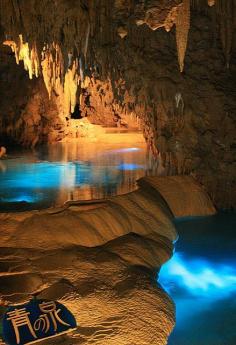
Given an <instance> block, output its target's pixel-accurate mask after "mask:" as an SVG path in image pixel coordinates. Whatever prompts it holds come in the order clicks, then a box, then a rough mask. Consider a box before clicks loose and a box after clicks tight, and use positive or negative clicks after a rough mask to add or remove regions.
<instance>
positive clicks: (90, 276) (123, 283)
mask: <svg viewBox="0 0 236 345" xmlns="http://www.w3.org/2000/svg"><path fill="white" fill-rule="evenodd" d="M157 181H158V178H157V180H156V182H157ZM147 183H148V181H147V182H146V186H145V187H144V188H142V187H141V188H140V189H139V190H138V191H136V192H132V193H129V194H127V195H123V196H120V197H114V198H112V199H110V200H107V201H105V202H104V203H103V204H102V206H97V207H94V208H93V209H91V207H89V208H88V209H87V210H85V209H84V207H83V209H82V210H79V208H78V206H77V207H76V206H70V207H69V208H66V209H48V210H45V211H31V212H22V213H12V214H0V227H1V230H2V236H1V242H0V246H1V252H0V301H1V305H6V304H9V303H10V304H14V303H24V302H26V301H28V300H29V299H30V298H31V297H32V296H37V297H38V298H46V299H52V300H55V299H57V300H59V301H60V302H62V303H63V304H64V305H65V306H66V307H68V308H69V309H70V310H71V312H72V313H73V314H74V315H75V317H76V320H77V324H78V327H77V329H76V330H75V331H74V332H73V333H71V334H69V335H68V336H65V337H63V339H62V340H61V341H62V342H63V344H82V343H84V344H104V343H106V344H117V343H119V344H124V345H128V344H129V345H131V344H132V345H137V344H139V345H150V344H166V343H167V338H168V336H169V334H170V332H171V330H172V328H173V326H174V322H175V321H174V318H175V316H174V315H175V313H174V305H173V302H172V301H171V300H170V298H169V297H168V296H167V295H166V293H164V291H163V290H162V289H161V287H160V286H158V284H157V280H156V279H157V274H158V270H159V269H160V267H161V265H162V264H163V263H164V262H165V261H167V260H168V259H169V258H170V256H171V255H172V250H173V244H172V243H173V241H174V240H176V236H177V234H176V231H175V227H174V224H173V222H172V220H173V215H172V212H171V211H170V209H169V207H168V205H167V204H166V202H165V201H164V200H163V199H162V198H161V197H160V193H158V191H157V189H158V184H155V181H154V180H153V181H152V185H149V187H147ZM188 183H189V190H191V189H193V186H194V185H195V183H194V182H193V181H190V180H189V182H188ZM153 186H155V188H154V187H153ZM188 197H189V199H191V193H189V196H188ZM204 198H205V192H204V191H201V200H204ZM177 202H178V200H177ZM74 207H76V208H74ZM202 207H203V209H204V210H205V214H211V213H212V207H213V206H212V204H210V203H209V207H208V208H207V207H206V205H205V203H204V202H203V204H202ZM194 212H195V213H194ZM198 212H199V204H198V203H197V204H196V209H195V210H194V205H193V208H192V213H193V214H195V215H196V214H198ZM202 212H203V210H202ZM51 343H52V341H51V340H50V344H51Z"/></svg>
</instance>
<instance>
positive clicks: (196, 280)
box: [159, 214, 236, 345]
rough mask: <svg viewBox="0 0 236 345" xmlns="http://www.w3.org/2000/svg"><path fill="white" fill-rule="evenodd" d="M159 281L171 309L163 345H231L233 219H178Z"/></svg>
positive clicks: (235, 298) (235, 309)
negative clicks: (174, 239) (173, 309)
mask: <svg viewBox="0 0 236 345" xmlns="http://www.w3.org/2000/svg"><path fill="white" fill-rule="evenodd" d="M176 225H177V228H178V232H179V235H180V237H179V240H178V242H177V243H176V250H175V253H174V255H173V257H172V258H171V260H169V261H168V262H167V263H166V264H165V265H164V266H163V267H162V268H161V271H160V274H159V282H160V284H161V285H162V286H163V288H164V289H165V290H166V291H167V292H168V294H169V295H170V296H171V297H172V299H173V300H174V302H175V305H176V320H177V321H176V327H175V330H174V331H173V333H172V335H171V337H170V339H169V343H168V344H169V345H235V344H236V329H235V324H236V240H235V230H236V215H235V214H234V215H232V214H231V215H229V214H227V215H223V214H221V215H217V216H214V217H208V218H195V219H185V220H179V221H177V223H176Z"/></svg>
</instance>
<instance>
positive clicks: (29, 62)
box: [3, 35, 39, 79]
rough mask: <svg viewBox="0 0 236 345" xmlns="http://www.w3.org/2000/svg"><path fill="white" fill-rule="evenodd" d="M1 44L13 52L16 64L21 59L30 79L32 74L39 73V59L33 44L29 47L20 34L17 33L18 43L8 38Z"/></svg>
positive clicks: (36, 74)
mask: <svg viewBox="0 0 236 345" xmlns="http://www.w3.org/2000/svg"><path fill="white" fill-rule="evenodd" d="M3 44H4V45H7V46H9V47H10V48H11V50H12V51H13V52H14V54H15V59H16V63H17V64H19V62H20V61H23V63H24V68H25V70H26V71H28V73H29V78H30V79H32V78H33V75H35V76H36V77H37V76H38V75H39V59H38V53H37V49H36V45H35V44H34V45H33V48H32V49H30V47H29V44H28V43H27V42H24V40H23V37H22V35H19V44H17V43H16V42H15V41H10V40H7V41H4V42H3Z"/></svg>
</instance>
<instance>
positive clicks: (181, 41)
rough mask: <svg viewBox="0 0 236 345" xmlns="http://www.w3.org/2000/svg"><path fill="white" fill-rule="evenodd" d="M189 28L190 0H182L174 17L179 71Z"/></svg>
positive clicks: (182, 68)
mask: <svg viewBox="0 0 236 345" xmlns="http://www.w3.org/2000/svg"><path fill="white" fill-rule="evenodd" d="M189 28H190V0H184V1H183V4H182V6H179V8H178V14H177V18H176V43H177V51H178V60H179V67H180V72H183V70H184V58H185V53H186V48H187V43H188V33H189Z"/></svg>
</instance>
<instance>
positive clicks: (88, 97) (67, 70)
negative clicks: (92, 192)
mask: <svg viewBox="0 0 236 345" xmlns="http://www.w3.org/2000/svg"><path fill="white" fill-rule="evenodd" d="M0 5H1V17H0V22H1V32H0V35H1V40H2V42H5V45H4V46H1V48H0V54H1V58H0V72H1V74H0V75H1V77H0V89H1V94H0V95H1V100H2V102H1V104H0V119H1V121H0V131H1V136H2V140H3V141H4V142H3V145H5V142H8V140H14V141H15V142H17V143H20V144H21V145H24V146H35V145H37V144H40V143H42V142H55V141H58V140H62V139H63V138H65V137H66V138H67V137H71V136H72V137H73V135H74V134H75V132H73V130H72V131H71V129H73V128H74V124H73V117H74V118H76V117H84V116H88V117H89V118H90V120H91V121H92V122H93V123H96V124H98V123H99V124H104V125H109V126H111V125H112V126H118V127H120V126H121V127H129V128H142V130H143V132H144V135H145V138H146V140H147V142H148V145H149V147H150V148H151V150H152V151H153V152H154V154H156V155H160V156H161V158H162V160H163V164H164V165H165V166H166V168H167V170H168V173H169V174H171V175H176V174H190V173H192V174H193V176H194V177H195V178H196V179H197V180H198V181H200V182H201V183H202V184H203V185H204V186H205V188H206V190H207V191H208V193H209V194H210V196H211V198H212V199H213V200H214V203H215V204H216V205H217V206H218V207H225V208H230V207H234V206H235V203H236V192H235V191H236V188H235V128H236V125H235V116H234V113H235V109H236V105H235V77H234V76H235V66H236V64H235V44H234V40H235V18H234V17H235V13H236V12H235V10H234V9H235V3H234V1H233V0H229V1H228V0H221V1H219V2H216V1H207V0H206V1H190V0H184V1H181V0H162V1H156V0H150V1H135V2H134V1H131V0H129V1H126V2H125V1H115V0H114V1H102V2H101V1H98V0H92V1H86V0H81V1H76V2H75V1H67V0H53V1H51V0H50V1H49V0H42V1H36V0H30V1H29V0H22V1H20V2H17V1H8V0H1V2H0ZM189 5H191V6H190V7H189ZM19 35H21V36H19ZM15 60H16V62H17V63H18V62H19V64H20V65H22V66H17V65H16V62H15ZM20 60H22V61H20ZM23 64H24V67H25V68H26V69H27V72H24V71H23V70H22V69H23ZM180 70H181V71H183V72H182V73H180ZM27 75H28V76H29V77H30V78H31V77H32V78H33V79H32V80H29V78H28V76H27ZM37 76H38V78H37ZM49 97H50V99H49ZM9 99H11V102H9V101H8V100H9ZM76 106H77V108H76ZM75 110H76V111H77V112H76V111H75ZM74 111H75V113H73V112H74ZM71 118H72V120H71ZM71 132H73V133H74V134H73V133H71Z"/></svg>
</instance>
